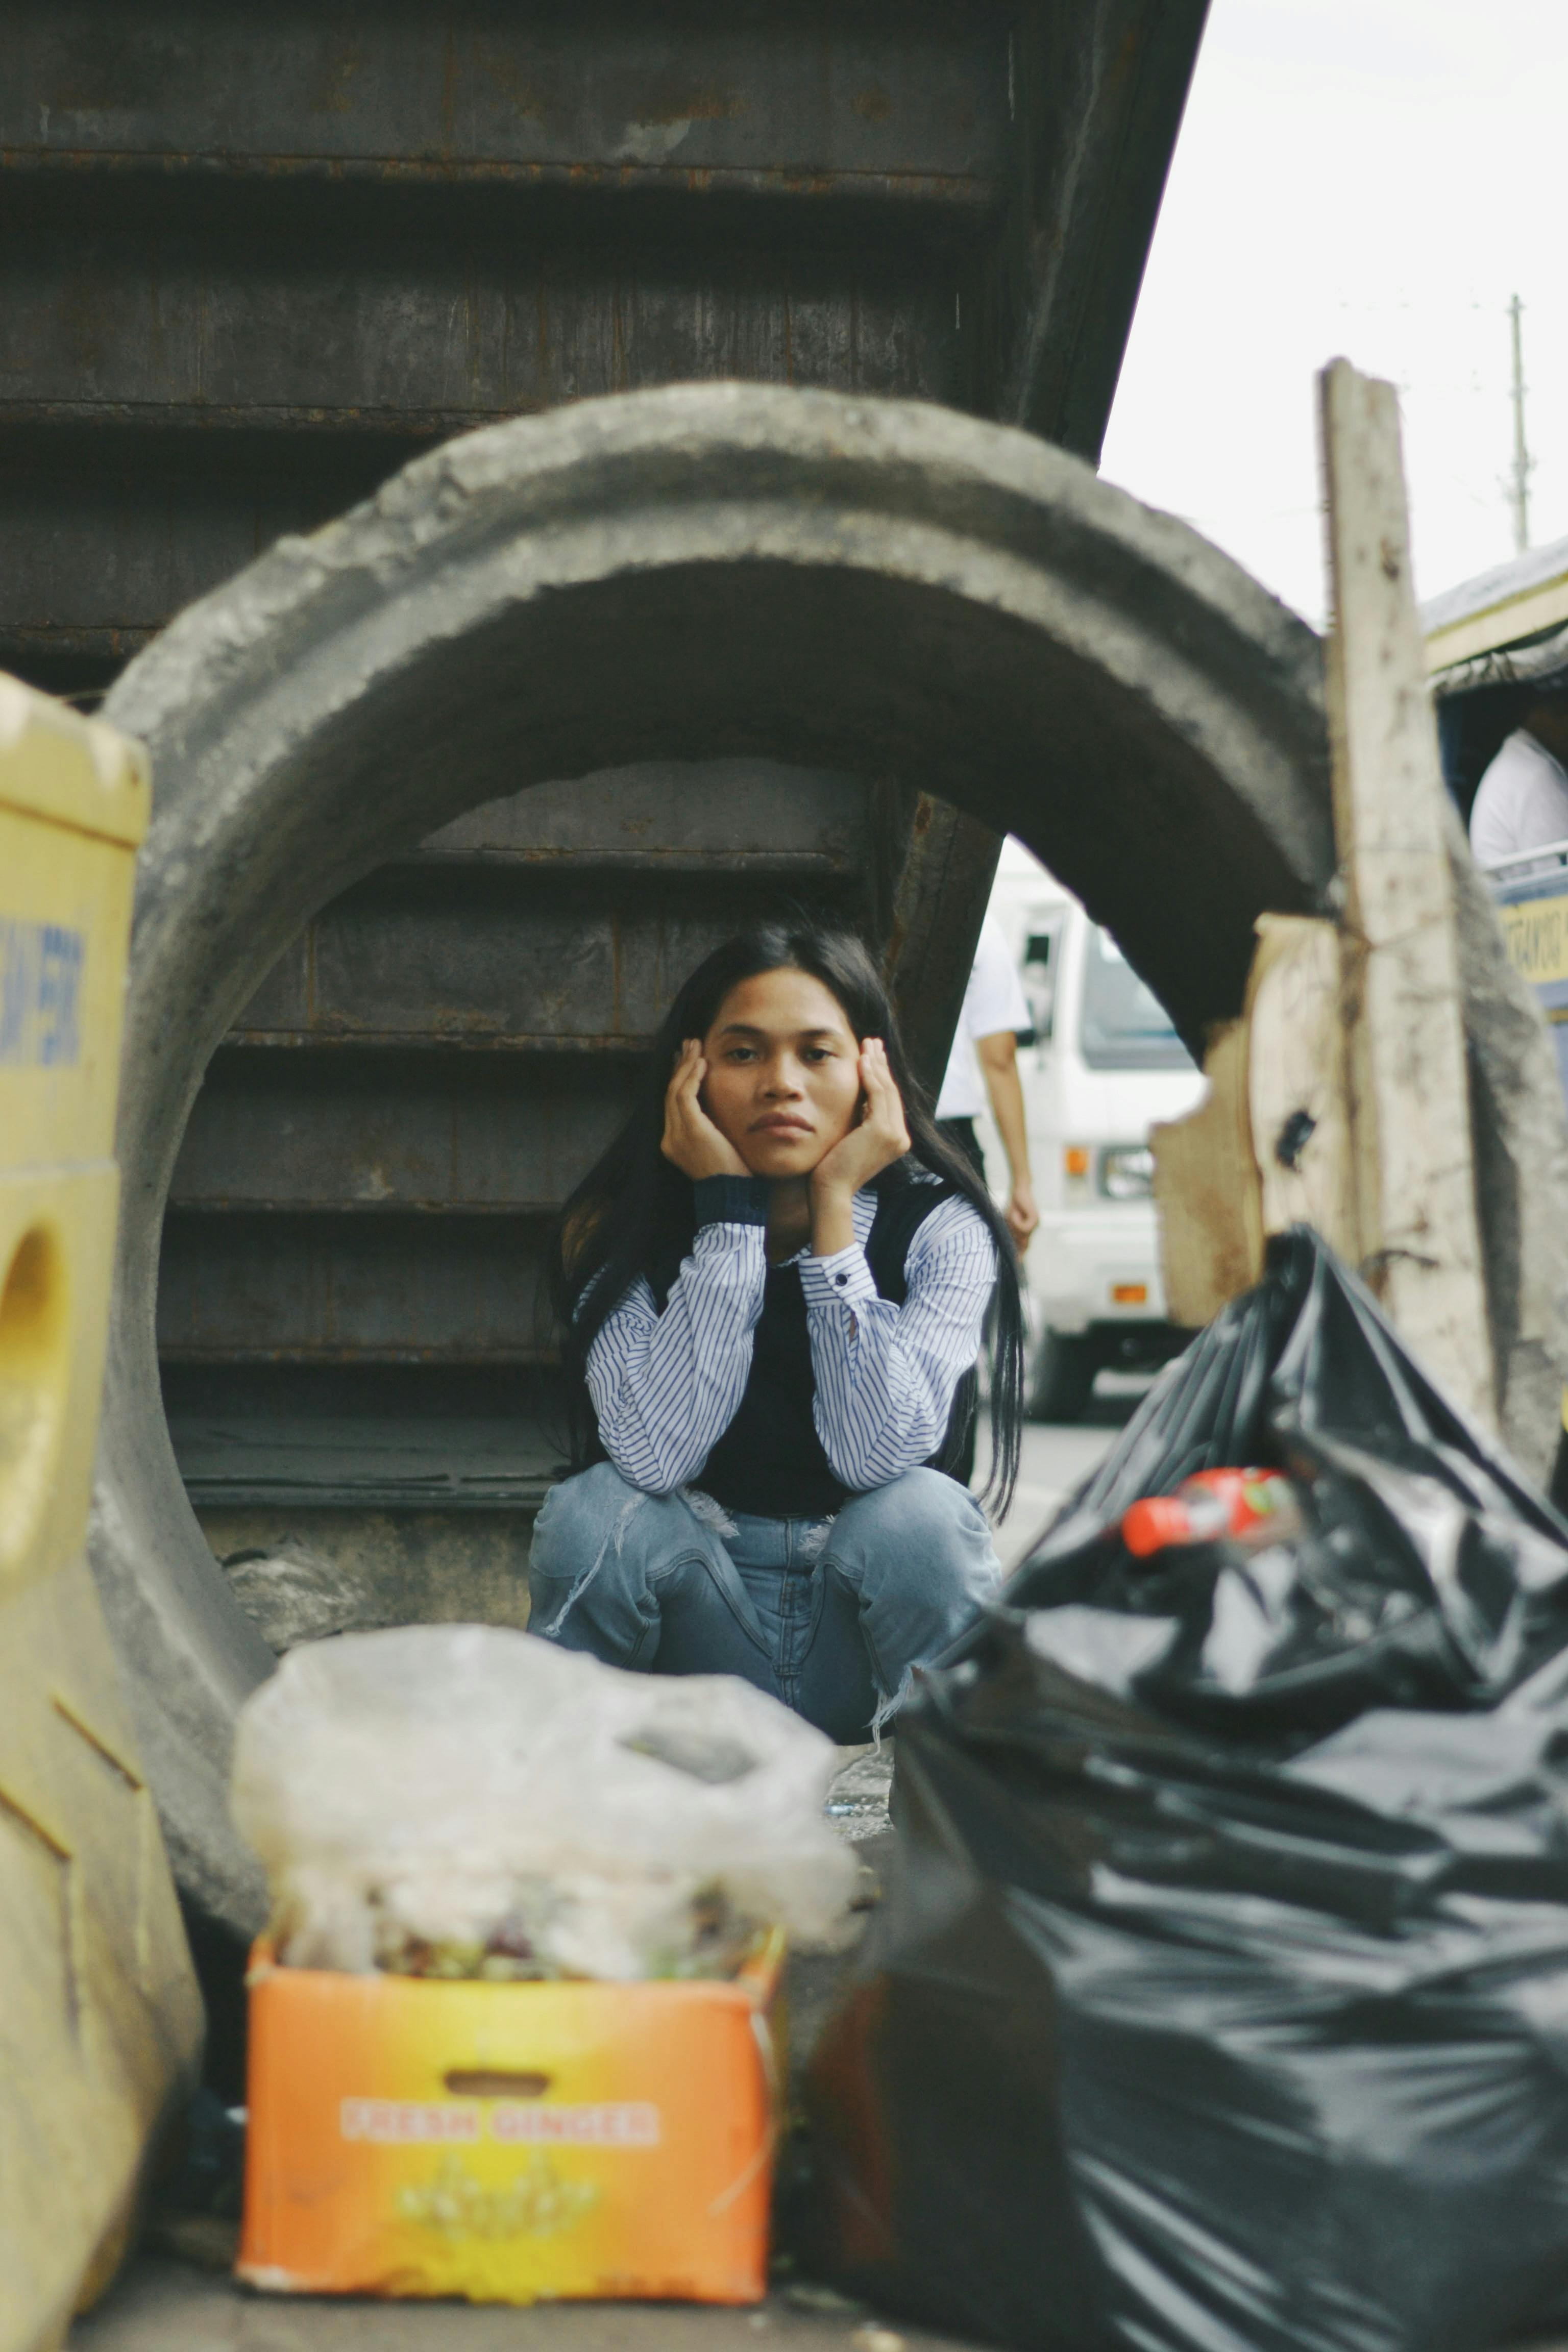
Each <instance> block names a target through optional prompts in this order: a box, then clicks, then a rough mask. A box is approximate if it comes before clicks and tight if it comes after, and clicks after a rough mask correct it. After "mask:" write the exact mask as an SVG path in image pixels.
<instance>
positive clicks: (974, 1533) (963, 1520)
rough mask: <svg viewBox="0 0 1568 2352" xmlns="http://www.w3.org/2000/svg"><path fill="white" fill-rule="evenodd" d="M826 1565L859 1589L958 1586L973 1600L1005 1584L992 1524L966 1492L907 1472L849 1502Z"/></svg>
mask: <svg viewBox="0 0 1568 2352" xmlns="http://www.w3.org/2000/svg"><path fill="white" fill-rule="evenodd" d="M824 1556H825V1558H826V1559H830V1560H831V1561H832V1562H833V1563H834V1564H835V1565H837V1566H839V1567H840V1568H843V1569H846V1570H849V1571H850V1572H851V1573H852V1574H853V1575H854V1576H855V1577H856V1578H857V1580H858V1581H859V1582H860V1583H861V1586H862V1589H866V1588H868V1586H870V1585H874V1584H876V1583H879V1582H880V1581H881V1580H882V1579H883V1578H885V1577H893V1578H896V1579H897V1580H899V1581H900V1582H907V1581H909V1580H919V1581H921V1582H928V1581H931V1582H939V1583H942V1584H955V1585H957V1586H959V1587H961V1588H962V1589H963V1591H965V1592H966V1593H968V1594H969V1595H971V1596H972V1597H973V1599H974V1600H976V1601H981V1600H985V1599H988V1598H989V1597H990V1595H991V1594H992V1593H993V1592H994V1591H995V1589H996V1586H997V1585H998V1583H999V1582H1000V1580H1001V1569H1000V1566H999V1564H998V1561H997V1559H996V1553H995V1549H994V1546H993V1544H992V1540H991V1527H990V1522H989V1521H988V1519H987V1518H986V1517H985V1514H984V1510H982V1508H981V1507H980V1505H979V1504H978V1503H977V1502H976V1501H975V1499H974V1497H973V1495H972V1494H971V1493H970V1491H969V1489H968V1487H967V1486H960V1485H959V1484H958V1481H957V1480H956V1479H955V1478H949V1477H948V1476H947V1475H945V1473H944V1472H942V1471H941V1470H929V1469H926V1468H924V1467H921V1468H919V1469H914V1470H906V1471H905V1472H904V1473H903V1475H901V1476H900V1477H898V1478H892V1479H889V1482H888V1484H887V1485H886V1486H874V1487H872V1488H871V1489H870V1491H869V1492H868V1493H867V1494H864V1495H857V1496H854V1497H853V1499H852V1500H851V1501H850V1502H847V1504H846V1505H845V1506H844V1508H843V1509H842V1511H840V1513H839V1515H838V1517H837V1520H836V1521H835V1522H834V1528H833V1533H832V1535H831V1536H830V1538H828V1542H827V1544H826V1548H825V1554H824Z"/></svg>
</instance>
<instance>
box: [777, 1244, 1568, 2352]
mask: <svg viewBox="0 0 1568 2352" xmlns="http://www.w3.org/2000/svg"><path fill="white" fill-rule="evenodd" d="M1225 1465H1248V1466H1249V1467H1253V1468H1256V1467H1258V1466H1262V1467H1273V1468H1277V1469H1279V1470H1281V1471H1284V1472H1286V1473H1288V1474H1289V1477H1290V1479H1291V1480H1292V1482H1293V1486H1294V1489H1295V1495H1296V1497H1297V1498H1299V1505H1300V1513H1301V1527H1300V1531H1299V1533H1298V1534H1297V1535H1296V1536H1295V1537H1294V1538H1292V1539H1291V1540H1289V1541H1288V1542H1280V1543H1278V1544H1276V1545H1275V1546H1273V1547H1272V1548H1271V1549H1266V1550H1263V1551H1254V1552H1250V1553H1249V1552H1247V1551H1245V1550H1244V1549H1241V1548H1240V1547H1239V1546H1237V1545H1236V1544H1234V1543H1227V1542H1225V1541H1219V1542H1214V1543H1209V1544H1187V1545H1179V1546H1173V1547H1167V1548H1166V1549H1162V1550H1160V1551H1157V1552H1154V1553H1152V1554H1151V1555H1150V1556H1149V1557H1147V1558H1145V1559H1137V1558H1134V1557H1132V1556H1131V1555H1130V1554H1129V1552H1128V1551H1127V1549H1126V1548H1125V1546H1124V1545H1123V1544H1122V1542H1121V1536H1120V1532H1119V1530H1120V1527H1121V1520H1122V1517H1123V1514H1124V1513H1125V1512H1126V1510H1127V1509H1128V1507H1129V1506H1130V1505H1131V1503H1132V1502H1134V1501H1135V1499H1136V1498H1137V1497H1138V1496H1140V1495H1141V1494H1150V1493H1163V1494H1167V1495H1168V1494H1172V1493H1173V1492H1174V1491H1175V1489H1176V1488H1177V1487H1178V1486H1180V1485H1181V1483H1182V1481H1183V1480H1184V1478H1185V1477H1187V1476H1189V1475H1192V1474H1193V1473H1194V1472H1197V1471H1202V1470H1207V1469H1213V1468H1219V1467H1222V1466H1225ZM894 1816H895V1819H896V1821H897V1822H898V1824H899V1828H900V1868H899V1870H898V1871H897V1872H896V1873H895V1874H894V1878H893V1885H892V1889H891V1892H890V1895H889V1900H888V1901H887V1902H886V1903H885V1904H884V1906H883V1908H882V1911H881V1912H880V1914H879V1918H878V1921H877V1923H876V1926H875V1927H874V1929H873V1938H872V1942H871V1945H870V1947H869V1948H868V1950H867V1951H866V1953H865V1954H864V1956H863V1958H862V1959H861V1961H860V1963H859V1964H858V1969H857V1975H856V1980H855V1982H854V1983H853V1985H852V1987H851V1990H850V1991H849V1994H848V1996H847V2000H846V2001H845V2003H844V2004H843V2006H842V2007H841V2008H840V2009H839V2011H837V2014H836V2016H835V2017H834V2019H833V2020H832V2021H830V2022H829V2024H828V2026H827V2028H826V2032H825V2034H824V2036H823V2039H822V2042H820V2043H819V2045H818V2049H817V2053H816V2060H815V2063H814V2074H813V2084H812V2095H813V2106H814V2113H815V2121H816V2153H817V2159H818V2174H819V2178H820V2179H821V2181H822V2182H823V2184H824V2194H823V2207H822V2211H821V2215H820V2222H821V2228H822V2231H823V2243H822V2245H821V2247H820V2248H819V2250H818V2251H819V2254H820V2256H821V2258H822V2259H824V2260H826V2263H827V2264H828V2266H829V2267H830V2268H831V2269H832V2270H833V2271H835V2272H836V2273H837V2274H838V2275H839V2276H841V2277H842V2278H844V2279H845V2281H846V2282H847V2283H848V2284H853V2285H855V2286H856V2287H857V2288H858V2289H859V2290H860V2291H862V2292H866V2293H868V2294H872V2295H874V2296H876V2297H877V2298H878V2299H879V2300H882V2301H884V2302H887V2303H889V2304H890V2305H893V2306H894V2307H895V2308H897V2309H900V2310H901V2311H906V2312H908V2313H910V2315H914V2316H918V2317H921V2318H923V2319H925V2320H926V2321H928V2322H930V2323H932V2324H934V2325H937V2326H944V2327H947V2328H949V2329H952V2331H954V2332H955V2333H965V2334H967V2333H971V2332H973V2333H976V2334H979V2335H982V2336H984V2337H986V2338H987V2339H988V2340H994V2341H1001V2342H1004V2343H1006V2344H1011V2345H1016V2346H1020V2347H1042V2348H1043V2347H1054V2352H1110V2347H1125V2352H1241V2347H1246V2352H1300V2347H1312V2352H1372V2347H1377V2352H1487V2347H1492V2346H1495V2345H1497V2344H1500V2343H1502V2342H1504V2341H1506V2340H1508V2339H1509V2337H1510V2335H1511V2334H1513V2333H1515V2332H1518V2331H1522V2330H1524V2329H1526V2328H1529V2327H1531V2326H1535V2327H1538V2328H1539V2327H1541V2326H1544V2325H1546V2324H1548V2323H1549V2321H1550V2319H1551V2318H1552V2315H1555V2316H1556V2318H1557V2319H1558V2322H1559V2324H1560V2321H1561V2311H1562V2299H1563V2295H1564V2292H1565V2290H1568V2095H1565V2093H1564V2084H1568V1529H1565V1528H1564V1527H1563V1523H1562V1522H1561V1521H1560V1520H1558V1519H1557V1518H1556V1517H1555V1515H1554V1514H1553V1513H1552V1511H1551V1510H1550V1509H1549V1508H1548V1507H1546V1506H1545V1505H1544V1504H1543V1503H1542V1501H1541V1499H1540V1498H1539V1496H1535V1495H1533V1494H1532V1493H1531V1491H1530V1489H1529V1488H1528V1487H1527V1486H1525V1485H1524V1484H1523V1482H1522V1481H1521V1479H1520V1478H1519V1477H1518V1476H1517V1475H1516V1474H1515V1473H1514V1472H1513V1471H1512V1470H1511V1469H1510V1466H1509V1465H1508V1464H1507V1462H1506V1461H1505V1460H1503V1459H1502V1458H1501V1457H1500V1455H1498V1454H1494V1453H1492V1452H1491V1451H1490V1449H1489V1447H1488V1446H1487V1445H1486V1444H1485V1443H1484V1442H1483V1441H1482V1440H1481V1439H1480V1438H1479V1435H1478V1434H1477V1433H1475V1432H1474V1431H1473V1430H1471V1429H1470V1428H1469V1427H1468V1426H1467V1424H1466V1423H1464V1422H1463V1421H1461V1420H1460V1419H1459V1417H1458V1415H1457V1414H1455V1413H1454V1412H1452V1411H1451V1410H1450V1408H1449V1407H1448V1406H1447V1404H1446V1403H1445V1402H1444V1401H1443V1399H1442V1398H1441V1397H1440V1396H1439V1395H1438V1394H1437V1392H1436V1391H1435V1390H1434V1389H1433V1388H1432V1387H1431V1385H1430V1383H1429V1382H1428V1381H1426V1379H1425V1377H1424V1375H1423V1374H1422V1372H1421V1371H1420V1370H1419V1368H1418V1367H1417V1366H1416V1365H1415V1363H1414V1362H1413V1361H1412V1360H1411V1358H1410V1357H1409V1355H1408V1354H1407V1353H1406V1351H1405V1349H1404V1348H1403V1346H1402V1344H1401V1342H1400V1340H1399V1339H1398V1337H1397V1335H1396V1334H1395V1333H1394V1331H1393V1330H1392V1329H1391V1328H1390V1327H1389V1326H1388V1324H1387V1323H1386V1322H1384V1319H1383V1318H1382V1316H1381V1315H1380V1313H1379V1312H1378V1310H1377V1308H1376V1307H1375V1305H1374V1304H1373V1301H1372V1299H1371V1298H1370V1297H1368V1295H1367V1293H1366V1292H1365V1291H1364V1290H1363V1287H1362V1286H1361V1285H1360V1284H1359V1283H1358V1282H1357V1281H1356V1280H1355V1279H1354V1277H1353V1276H1351V1275H1349V1274H1347V1273H1346V1271H1345V1270H1344V1269H1343V1268H1342V1266H1340V1265H1338V1264H1337V1263H1336V1262H1335V1261H1334V1259H1333V1258H1332V1256H1331V1255H1330V1253H1329V1252H1328V1251H1327V1250H1326V1249H1325V1248H1324V1247H1323V1246H1322V1244H1321V1243H1319V1242H1318V1241H1317V1240H1316V1239H1315V1237H1314V1236H1312V1235H1311V1234H1306V1233H1303V1232H1298V1233H1296V1234H1291V1235H1289V1236H1287V1237H1286V1238H1285V1239H1284V1240H1283V1241H1282V1242H1280V1243H1279V1244H1276V1245H1275V1247H1274V1248H1273V1250H1272V1251H1271V1255H1270V1260H1269V1267H1268V1276H1267V1278H1266V1280H1265V1281H1264V1282H1263V1283H1262V1284H1261V1285H1260V1286H1258V1289H1257V1290H1255V1291H1254V1292H1252V1293H1251V1294H1250V1295H1249V1296H1248V1297H1246V1298H1243V1299H1239V1300H1237V1302H1236V1303H1235V1304H1234V1305H1233V1306H1232V1307H1228V1308H1227V1309H1226V1311H1225V1312H1224V1313H1223V1314H1222V1315H1221V1316H1220V1317H1218V1318H1216V1320H1215V1323H1214V1324H1213V1325H1212V1326H1211V1328H1209V1330H1208V1331H1206V1332H1205V1333H1204V1334H1203V1336H1202V1337H1201V1338H1200V1339H1198V1340H1197V1341H1195V1342H1194V1346H1193V1347H1192V1349H1189V1351H1188V1353H1187V1355H1186V1356H1185V1357H1184V1359H1183V1360H1182V1361H1181V1362H1180V1363H1179V1364H1177V1365H1173V1367H1172V1368H1171V1370H1170V1371H1169V1373H1168V1374H1167V1375H1166V1377H1165V1378H1164V1379H1163V1381H1162V1382H1161V1383H1160V1384H1159V1386H1158V1387H1157V1388H1156V1390H1155V1391H1153V1392H1152V1394H1151V1396H1150V1397H1149V1399H1148V1400H1147V1402H1146V1403H1145V1404H1144V1406H1143V1407H1142V1410H1141V1412H1139V1413H1138V1415H1137V1416H1136V1417H1135V1419H1134V1421H1133V1422H1132V1423H1131V1424H1130V1425H1129V1427H1128V1429H1127V1431H1126V1433H1125V1434H1124V1436H1123V1437H1122V1439H1121V1442H1120V1444H1118V1445H1117V1447H1116V1448H1115V1449H1114V1451H1113V1453H1112V1454H1111V1455H1110V1458H1109V1459H1108V1461H1107V1462H1106V1464H1105V1465H1103V1467H1102V1468H1101V1469H1100V1471H1098V1472H1097V1473H1096V1474H1095V1475H1094V1476H1093V1477H1092V1478H1091V1479H1090V1480H1089V1482H1088V1484H1087V1485H1086V1486H1085V1487H1084V1488H1083V1489H1082V1491H1081V1492H1080V1493H1079V1495H1078V1496H1076V1497H1075V1498H1074V1500H1073V1502H1072V1503H1071V1504H1070V1505H1069V1506H1068V1508H1067V1510H1066V1511H1065V1512H1064V1513H1063V1514H1062V1517H1061V1518H1060V1519H1059V1520H1058V1523H1057V1525H1056V1526H1055V1527H1054V1528H1052V1529H1051V1530H1050V1531H1049V1532H1048V1533H1047V1537H1046V1538H1044V1539H1043V1541H1042V1542H1041V1543H1040V1544H1039V1545H1038V1546H1037V1549H1036V1551H1035V1552H1034V1554H1033V1555H1032V1557H1031V1558H1030V1559H1029V1560H1028V1561H1026V1564H1025V1565H1024V1567H1022V1568H1021V1569H1020V1570H1019V1571H1018V1572H1017V1574H1016V1576H1015V1577H1014V1579H1013V1580H1012V1581H1011V1582H1010V1584H1009V1585H1008V1586H1007V1588H1006V1590H1005V1593H1004V1596H1003V1605H1001V1606H1000V1607H999V1608H997V1609H996V1610H994V1612H992V1613H991V1615H990V1616H989V1618H988V1620H987V1622H985V1623H984V1625H983V1626H981V1627H980V1628H979V1629H978V1630H977V1632H976V1633H975V1634H974V1636H973V1639H972V1640H971V1641H970V1642H968V1643H966V1645H965V1654H963V1656H962V1657H957V1658H954V1659H952V1660H951V1661H950V1662H949V1663H948V1664H946V1666H945V1667H944V1669H943V1670H942V1671H941V1672H939V1673H936V1674H934V1675H931V1676H928V1677H927V1678H926V1680H925V1682H924V1685H923V1687H922V1688H921V1691H920V1692H919V1693H918V1694H917V1696H916V1697H915V1699H914V1701H913V1703H912V1704H910V1705H909V1706H906V1707H905V1708H904V1710H903V1711H902V1712H901V1713H900V1719H899V1761H898V1780H897V1785H896V1790H895V1801H894Z"/></svg>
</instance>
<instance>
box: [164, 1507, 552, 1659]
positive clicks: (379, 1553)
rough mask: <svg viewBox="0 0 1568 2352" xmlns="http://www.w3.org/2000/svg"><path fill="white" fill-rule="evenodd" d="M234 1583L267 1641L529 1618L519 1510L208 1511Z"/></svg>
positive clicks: (208, 1527)
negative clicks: (385, 1627) (392, 1627)
mask: <svg viewBox="0 0 1568 2352" xmlns="http://www.w3.org/2000/svg"><path fill="white" fill-rule="evenodd" d="M199 1516H200V1520H201V1528H202V1532H203V1534H204V1535H205V1537H206V1539H207V1541H208V1543H209V1544H210V1545H211V1547H212V1549H213V1550H214V1552H215V1553H216V1556H217V1558H218V1559H219V1561H220V1562H221V1563H222V1566H223V1570H224V1573H225V1575H226V1579H227V1581H228V1587H229V1590H230V1591H231V1592H233V1593H234V1594H236V1596H237V1598H238V1600H239V1601H240V1603H241V1605H242V1607H243V1608H244V1610H245V1612H246V1614H247V1616H248V1617H250V1618H251V1619H252V1620H253V1621H254V1622H255V1623H256V1624H257V1625H258V1627H259V1628H260V1631H261V1633H262V1636H263V1638H264V1639H265V1640H266V1641H267V1642H268V1644H269V1645H270V1646H271V1648H273V1649H274V1650H277V1651H279V1653H281V1652H282V1651H284V1650H290V1649H292V1648H293V1647H294V1645H295V1644H296V1643H299V1642H315V1641H320V1640H321V1638H322V1637H323V1635H326V1634H331V1633H366V1632H368V1631H369V1630H370V1629H371V1628H372V1627H373V1626H376V1625H429V1624H442V1623H446V1624H453V1623H467V1622H472V1621H474V1620H476V1619H477V1620H479V1621H480V1622H483V1623H485V1624H487V1625H516V1626H518V1627H520V1628H521V1627H522V1626H525V1625H526V1624H527V1623H528V1545H529V1537H530V1533H531V1528H532V1525H533V1521H532V1517H531V1514H528V1513H523V1512H518V1511H463V1512H460V1513H459V1512H454V1511H359V1510H320V1511H313V1512H312V1511H300V1510H292V1511H289V1512H287V1513H284V1512H279V1511H274V1510H268V1508H267V1507H265V1506H262V1505H255V1506H252V1507H248V1508H242V1509H236V1510H204V1511H202V1512H201V1513H200V1515H199Z"/></svg>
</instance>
